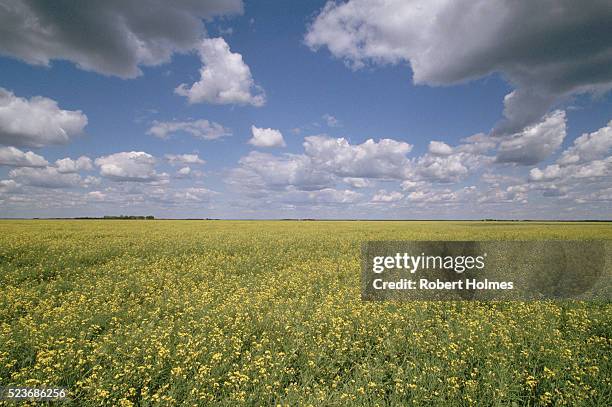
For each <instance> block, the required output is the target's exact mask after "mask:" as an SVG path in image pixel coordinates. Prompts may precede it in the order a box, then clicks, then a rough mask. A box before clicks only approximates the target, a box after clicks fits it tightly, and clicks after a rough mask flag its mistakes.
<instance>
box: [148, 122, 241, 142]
mask: <svg viewBox="0 0 612 407" xmlns="http://www.w3.org/2000/svg"><path fill="white" fill-rule="evenodd" d="M177 133H187V134H190V135H192V136H193V137H195V138H199V139H202V140H216V139H218V138H221V137H228V136H231V135H232V132H231V131H230V130H229V129H227V128H225V127H223V126H222V125H220V124H219V123H215V122H209V121H208V120H205V119H200V120H193V121H182V122H180V121H174V122H160V121H154V122H153V125H152V126H151V128H149V130H148V131H147V134H150V135H152V136H155V137H159V138H161V139H167V138H169V137H170V136H171V135H174V134H177Z"/></svg>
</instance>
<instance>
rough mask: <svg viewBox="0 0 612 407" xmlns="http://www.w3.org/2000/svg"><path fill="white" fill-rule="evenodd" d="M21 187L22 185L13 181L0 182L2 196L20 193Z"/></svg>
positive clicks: (4, 180)
mask: <svg viewBox="0 0 612 407" xmlns="http://www.w3.org/2000/svg"><path fill="white" fill-rule="evenodd" d="M20 187H21V185H19V184H18V183H16V182H15V181H14V180H12V179H3V180H0V194H10V193H12V192H15V191H18V190H19V188H20Z"/></svg>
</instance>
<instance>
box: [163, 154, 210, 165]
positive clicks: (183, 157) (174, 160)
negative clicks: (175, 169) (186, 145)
mask: <svg viewBox="0 0 612 407" xmlns="http://www.w3.org/2000/svg"><path fill="white" fill-rule="evenodd" d="M164 157H165V158H166V160H168V162H169V163H170V165H185V164H194V165H195V164H197V165H203V164H204V163H206V161H204V160H202V159H201V158H200V156H198V155H197V154H166V155H165V156H164Z"/></svg>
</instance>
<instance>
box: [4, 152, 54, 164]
mask: <svg viewBox="0 0 612 407" xmlns="http://www.w3.org/2000/svg"><path fill="white" fill-rule="evenodd" d="M48 164H49V163H48V162H47V160H45V159H44V157H41V156H40V155H38V154H35V153H33V152H31V151H28V152H26V153H24V152H23V151H21V150H19V149H18V148H15V147H0V165H8V166H12V167H46V166H47V165H48Z"/></svg>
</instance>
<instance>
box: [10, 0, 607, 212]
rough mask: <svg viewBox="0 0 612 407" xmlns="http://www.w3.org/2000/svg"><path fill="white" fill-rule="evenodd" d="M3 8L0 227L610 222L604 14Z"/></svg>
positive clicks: (352, 4)
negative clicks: (200, 221)
mask: <svg viewBox="0 0 612 407" xmlns="http://www.w3.org/2000/svg"><path fill="white" fill-rule="evenodd" d="M75 4H76V3H75V2H73V1H67V0H63V1H62V0H60V1H54V2H48V1H34V0H25V1H24V0H0V216H2V217H56V216H61V217H63V216H68V217H72V216H103V215H119V214H134V215H136V214H138V215H148V214H152V215H155V216H157V217H170V218H177V217H179V218H182V217H214V218H304V217H308V218H377V219H383V218H385V219H387V218H388V219H425V218H426V219H464V218H474V219H481V218H511V219H517V218H532V219H533V218H538V219H612V210H611V208H612V92H610V91H611V89H612V8H610V6H609V1H607V0H602V1H598V0H587V1H584V2H576V1H572V0H567V1H565V0H543V1H539V2H532V1H510V0H506V1H503V0H470V1H468V0H459V1H455V0H453V1H451V0H441V1H424V0H423V1H417V0H413V1H405V0H385V1H382V0H349V1H348V2H325V1H308V2H286V1H245V2H241V1H240V0H230V1H227V0H201V1H197V0H189V1H187V0H185V1H173V2H166V1H162V0H129V1H128V0H110V1H105V2H96V4H95V5H91V4H90V5H88V7H87V8H75Z"/></svg>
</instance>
